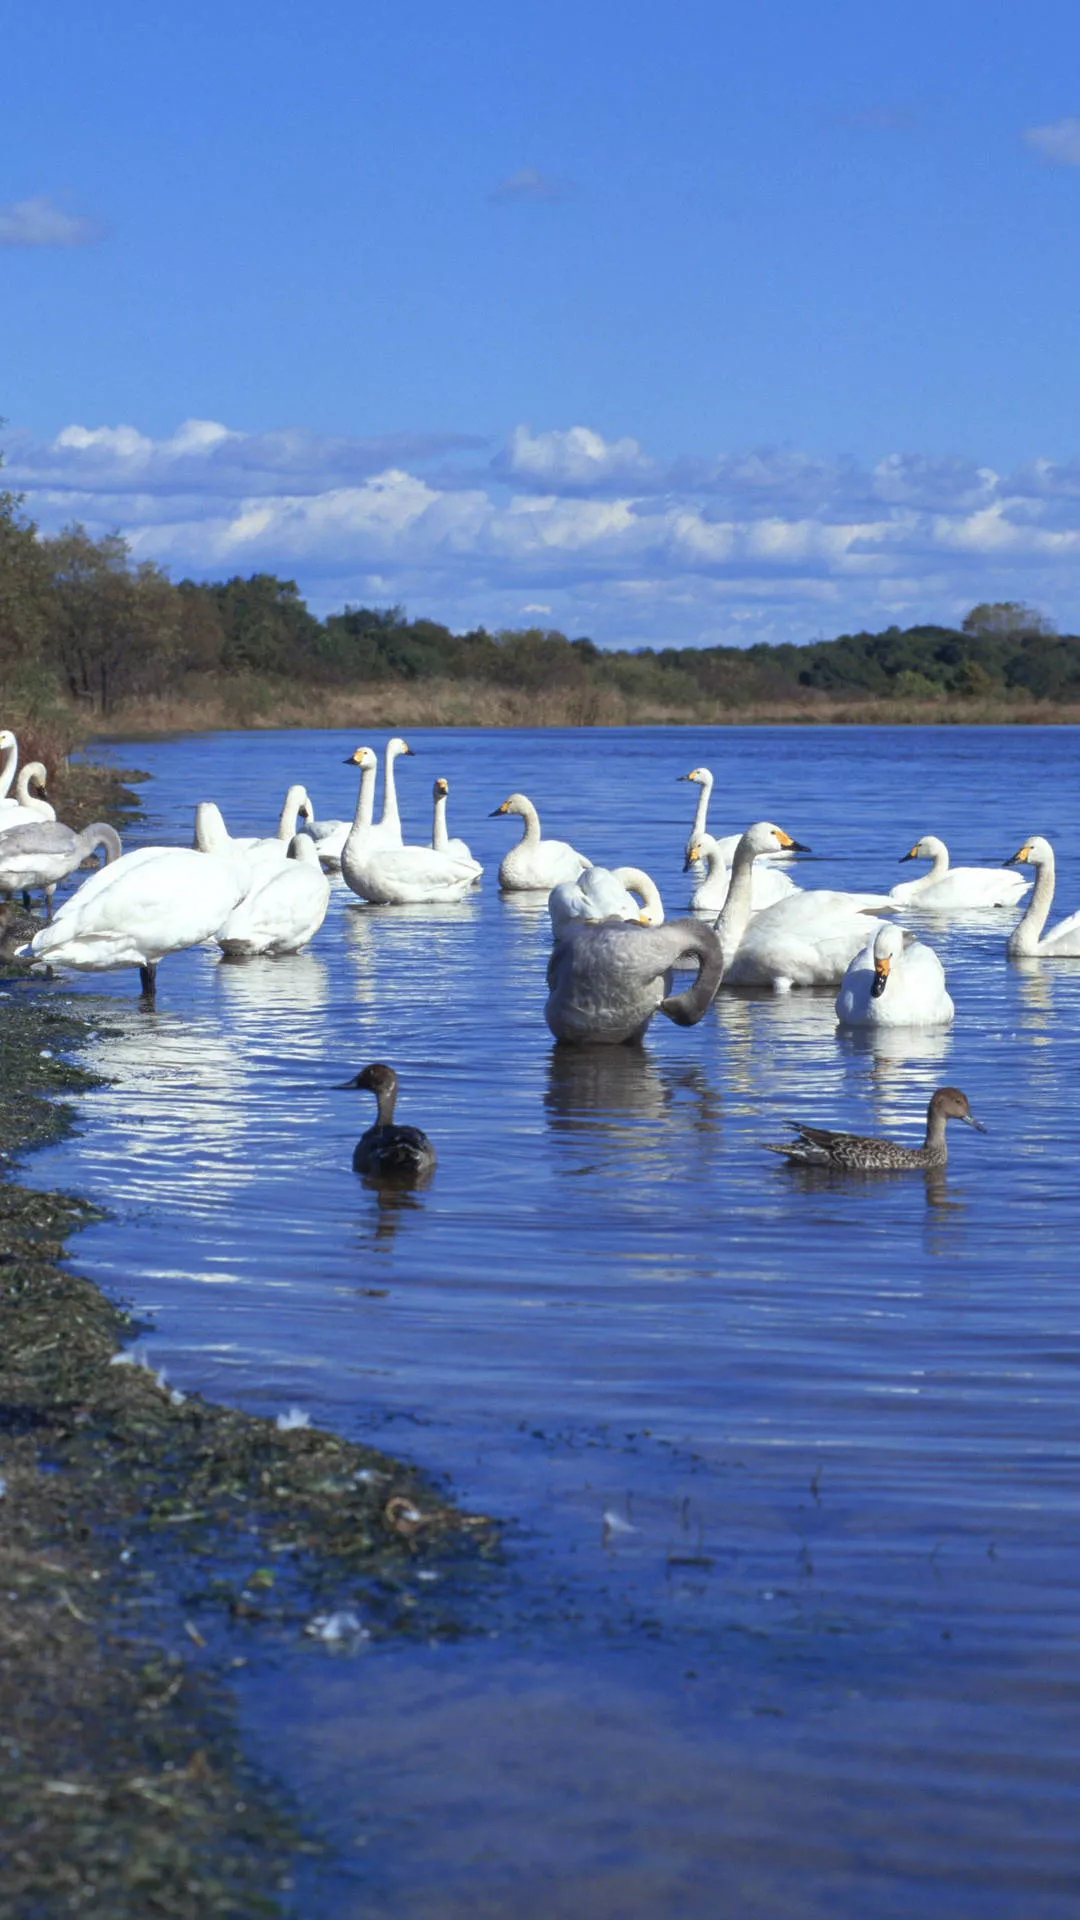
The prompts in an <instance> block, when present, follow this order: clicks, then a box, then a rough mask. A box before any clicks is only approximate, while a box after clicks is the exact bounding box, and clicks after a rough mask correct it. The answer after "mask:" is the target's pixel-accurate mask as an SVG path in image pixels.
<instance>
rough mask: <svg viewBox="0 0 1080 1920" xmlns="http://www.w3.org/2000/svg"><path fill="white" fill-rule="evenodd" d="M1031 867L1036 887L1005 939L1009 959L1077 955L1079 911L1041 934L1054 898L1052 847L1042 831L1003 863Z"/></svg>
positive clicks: (1077, 956) (1079, 929) (1078, 948)
mask: <svg viewBox="0 0 1080 1920" xmlns="http://www.w3.org/2000/svg"><path fill="white" fill-rule="evenodd" d="M1018 863H1019V864H1022V865H1024V866H1029V867H1034V869H1035V891H1034V893H1033V894H1032V896H1031V899H1030V900H1029V901H1028V904H1027V912H1026V913H1025V914H1024V917H1023V919H1022V920H1020V921H1018V923H1017V925H1016V926H1015V927H1014V928H1013V930H1012V932H1011V933H1010V935H1009V938H1008V940H1007V941H1006V943H1005V951H1006V953H1007V954H1008V956H1009V958H1010V960H1021V959H1026V958H1028V957H1029V956H1031V955H1033V954H1043V955H1045V956H1046V957H1047V958H1048V959H1054V958H1055V957H1056V958H1057V959H1059V960H1076V959H1080V913H1071V914H1070V915H1069V917H1068V919H1067V920H1059V921H1058V923H1057V926H1056V927H1051V929H1050V931H1049V933H1046V934H1044V933H1043V928H1044V927H1045V925H1046V922H1047V918H1048V916H1049V913H1050V908H1051V906H1052V905H1053V902H1054V849H1053V847H1052V846H1051V845H1050V842H1049V840H1044V839H1043V837H1042V835H1041V834H1038V833H1037V834H1035V835H1034V836H1033V837H1032V839H1030V840H1025V842H1024V844H1023V846H1022V847H1021V848H1020V851H1019V853H1014V854H1013V856H1012V859H1011V860H1006V862H1005V865H1006V866H1007V867H1012V866H1015V865H1017V864H1018Z"/></svg>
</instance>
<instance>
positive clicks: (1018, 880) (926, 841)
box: [889, 833, 1031, 913]
mask: <svg viewBox="0 0 1080 1920" xmlns="http://www.w3.org/2000/svg"><path fill="white" fill-rule="evenodd" d="M900 857H901V862H903V861H904V860H930V861H932V862H933V864H932V866H931V868H930V871H929V873H921V874H920V875H919V878H918V879H917V880H902V881H901V882H900V884H899V885H898V886H895V887H891V888H890V889H889V898H890V899H891V900H899V901H901V902H902V904H903V905H904V906H918V907H925V908H927V909H928V910H929V911H931V912H933V913H962V912H963V911H964V909H965V908H969V907H1015V906H1018V905H1019V903H1020V901H1021V900H1022V899H1023V896H1024V894H1025V893H1026V892H1027V890H1028V888H1029V887H1030V885H1031V881H1030V880H1025V879H1024V878H1023V875H1022V874H1019V873H1009V872H1007V871H1006V870H1004V869H1003V868H1001V867H950V865H949V849H948V847H947V846H946V845H945V842H944V840H939V839H938V838H937V835H936V834H933V833H924V834H923V837H922V839H921V840H916V842H915V845H914V846H913V847H912V849H911V851H910V853H905V854H902V855H901V856H900Z"/></svg>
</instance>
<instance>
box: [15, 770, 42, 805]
mask: <svg viewBox="0 0 1080 1920" xmlns="http://www.w3.org/2000/svg"><path fill="white" fill-rule="evenodd" d="M31 781H33V782H34V784H35V786H38V787H40V788H41V790H42V792H44V790H45V767H44V766H43V764H42V762H41V761H40V760H28V761H27V762H26V765H25V766H24V767H20V768H19V777H18V779H17V780H16V782H15V798H16V800H17V801H18V802H19V805H20V806H21V807H26V806H32V805H33V802H34V795H33V794H32V793H31V791H30V783H31Z"/></svg>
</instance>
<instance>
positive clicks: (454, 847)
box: [431, 779, 484, 880]
mask: <svg viewBox="0 0 1080 1920" xmlns="http://www.w3.org/2000/svg"><path fill="white" fill-rule="evenodd" d="M449 791H450V782H449V781H448V780H443V779H438V780H436V782H435V785H434V787H433V788H432V790H431V797H432V799H433V801H434V802H435V815H434V818H433V820H432V823H431V844H432V847H433V848H434V850H435V852H436V853H449V854H453V856H454V858H455V859H457V860H472V863H473V866H474V867H475V868H476V878H477V879H478V880H479V878H480V875H481V874H482V873H483V871H484V869H483V867H482V866H481V865H480V862H479V860H473V856H472V852H471V849H470V848H469V847H467V846H466V844H465V842H464V840H459V839H457V838H456V837H454V838H451V836H450V834H448V833H447V830H446V796H447V794H448V793H449Z"/></svg>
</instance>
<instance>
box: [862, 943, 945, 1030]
mask: <svg viewBox="0 0 1080 1920" xmlns="http://www.w3.org/2000/svg"><path fill="white" fill-rule="evenodd" d="M955 1013H956V1009H955V1007H954V1006H953V1003H952V999H951V998H950V996H949V994H948V992H947V991H946V988H945V969H944V967H943V966H942V964H941V961H940V960H939V959H938V956H937V954H936V953H935V952H934V951H933V949H932V948H931V947H926V946H924V945H923V943H922V941H921V940H916V939H914V937H913V936H912V935H911V934H907V933H905V932H904V930H903V928H902V927H897V926H893V925H885V926H882V927H879V929H878V931H877V933H876V934H875V935H874V937H873V939H872V940H870V941H869V942H868V943H867V945H866V946H865V947H863V949H862V952H861V953H857V954H856V955H855V958H854V960H853V961H852V962H851V964H850V966H849V967H848V969H847V972H846V973H845V975H844V978H843V980H842V981H841V983H840V991H839V993H838V994H837V996H836V1017H837V1019H838V1021H839V1022H840V1025H841V1026H842V1027H948V1026H951V1025H952V1022H953V1019H954V1017H955Z"/></svg>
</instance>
